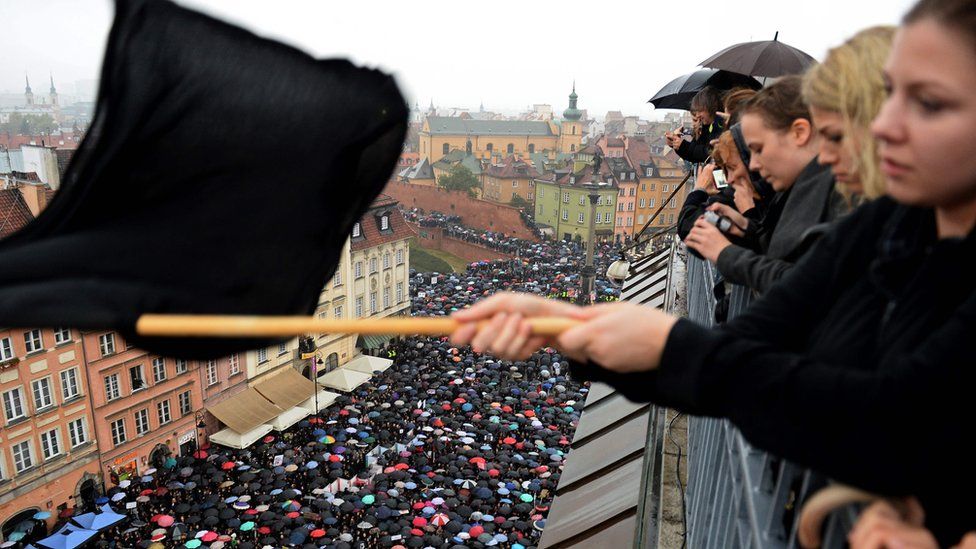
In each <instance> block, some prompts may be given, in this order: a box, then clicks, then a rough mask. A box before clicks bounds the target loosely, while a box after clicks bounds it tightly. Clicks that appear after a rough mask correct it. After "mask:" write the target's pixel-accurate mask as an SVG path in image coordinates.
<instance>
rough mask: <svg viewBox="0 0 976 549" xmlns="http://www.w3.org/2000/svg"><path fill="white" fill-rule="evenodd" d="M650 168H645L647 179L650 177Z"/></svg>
mask: <svg viewBox="0 0 976 549" xmlns="http://www.w3.org/2000/svg"><path fill="white" fill-rule="evenodd" d="M652 170H653V169H652V168H647V177H650V176H651V172H652Z"/></svg>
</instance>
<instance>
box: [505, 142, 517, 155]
mask: <svg viewBox="0 0 976 549" xmlns="http://www.w3.org/2000/svg"><path fill="white" fill-rule="evenodd" d="M513 152H515V145H513V144H512V143H509V144H508V147H506V148H505V153H506V154H512V153H513Z"/></svg>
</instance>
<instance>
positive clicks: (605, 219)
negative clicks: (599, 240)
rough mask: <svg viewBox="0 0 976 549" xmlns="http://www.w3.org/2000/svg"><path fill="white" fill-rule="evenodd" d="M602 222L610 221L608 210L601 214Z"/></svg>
mask: <svg viewBox="0 0 976 549" xmlns="http://www.w3.org/2000/svg"><path fill="white" fill-rule="evenodd" d="M603 222H604V223H610V212H607V213H605V214H604V215H603Z"/></svg>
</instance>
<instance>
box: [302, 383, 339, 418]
mask: <svg viewBox="0 0 976 549" xmlns="http://www.w3.org/2000/svg"><path fill="white" fill-rule="evenodd" d="M316 398H317V399H318V404H319V409H318V410H316V409H315V402H316ZM337 398H339V393H333V392H332V391H326V390H325V389H319V393H318V395H316V397H312V398H310V399H308V400H306V401H305V402H303V403H302V404H301V407H302V408H305V409H306V410H310V411H311V413H313V414H314V413H316V411H318V412H321V411H322V410H325V409H326V408H328V407H329V406H332V403H333V402H335V401H336V399H337Z"/></svg>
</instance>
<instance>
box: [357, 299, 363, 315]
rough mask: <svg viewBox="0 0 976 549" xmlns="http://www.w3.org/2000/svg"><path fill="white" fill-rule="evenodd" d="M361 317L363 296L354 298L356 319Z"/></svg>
mask: <svg viewBox="0 0 976 549" xmlns="http://www.w3.org/2000/svg"><path fill="white" fill-rule="evenodd" d="M362 316H363V296H356V318H360V317H362Z"/></svg>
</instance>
